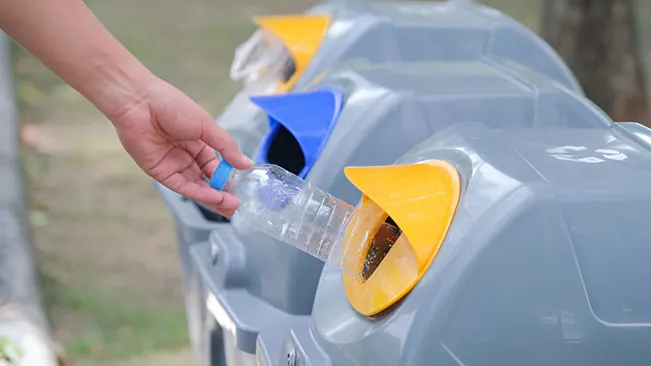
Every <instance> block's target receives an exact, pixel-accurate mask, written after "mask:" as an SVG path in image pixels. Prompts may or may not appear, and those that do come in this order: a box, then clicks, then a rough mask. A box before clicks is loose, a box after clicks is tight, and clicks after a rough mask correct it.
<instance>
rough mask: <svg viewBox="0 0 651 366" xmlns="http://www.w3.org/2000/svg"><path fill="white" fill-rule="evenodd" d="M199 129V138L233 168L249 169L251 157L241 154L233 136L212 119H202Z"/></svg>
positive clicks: (251, 163)
mask: <svg viewBox="0 0 651 366" xmlns="http://www.w3.org/2000/svg"><path fill="white" fill-rule="evenodd" d="M201 131H202V133H201V140H202V141H203V142H205V143H206V145H208V146H210V147H211V148H213V149H214V150H216V151H217V152H219V154H220V155H221V156H222V158H223V159H224V160H226V161H227V162H228V163H229V164H231V165H232V166H233V167H234V168H237V169H249V168H250V167H251V166H252V165H253V162H252V161H251V159H249V158H247V157H246V156H245V155H244V154H242V152H241V151H240V149H239V148H238V147H237V144H236V143H235V140H233V137H231V135H229V134H228V133H227V132H226V131H224V129H222V128H221V127H219V126H218V125H217V124H215V123H214V122H213V121H208V122H207V121H204V122H203V124H202V129H201Z"/></svg>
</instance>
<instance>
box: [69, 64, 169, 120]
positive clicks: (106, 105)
mask: <svg viewBox="0 0 651 366" xmlns="http://www.w3.org/2000/svg"><path fill="white" fill-rule="evenodd" d="M100 60H101V62H95V63H94V66H93V67H92V72H91V73H90V75H89V77H88V80H86V81H85V82H82V83H80V87H79V88H78V89H79V91H80V92H81V93H82V94H83V95H84V96H85V97H86V98H87V99H88V100H90V101H91V102H92V103H93V104H94V105H95V107H96V108H97V109H99V110H100V111H101V112H102V113H103V114H104V115H105V116H106V117H107V118H108V119H109V120H110V121H111V122H112V123H113V124H116V123H118V122H119V121H120V120H121V119H122V116H124V115H125V114H126V113H128V111H129V110H131V109H133V108H134V107H136V106H138V105H141V104H143V103H145V102H146V100H147V98H148V95H149V92H150V90H151V88H152V85H153V84H155V83H156V82H157V81H158V78H157V77H156V76H155V75H154V74H153V73H151V72H150V71H149V70H148V69H147V68H146V67H144V66H143V65H142V64H141V63H140V62H138V61H137V60H136V59H135V58H133V57H130V55H129V57H127V58H126V59H125V60H111V59H110V58H108V59H107V58H105V57H102V58H100Z"/></svg>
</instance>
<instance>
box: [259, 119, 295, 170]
mask: <svg viewBox="0 0 651 366" xmlns="http://www.w3.org/2000/svg"><path fill="white" fill-rule="evenodd" d="M266 155H267V156H266V159H264V160H266V162H267V163H269V164H275V165H278V166H280V167H282V168H284V169H285V170H287V171H288V172H291V173H293V174H296V175H299V174H300V172H301V171H302V170H303V168H304V167H305V154H304V153H303V149H302V148H301V145H300V144H299V142H298V140H297V139H296V137H294V135H293V134H292V133H291V132H289V130H288V129H287V128H286V127H285V126H283V125H278V126H277V127H276V131H274V132H273V135H272V136H271V139H270V141H269V147H268V148H267V152H266Z"/></svg>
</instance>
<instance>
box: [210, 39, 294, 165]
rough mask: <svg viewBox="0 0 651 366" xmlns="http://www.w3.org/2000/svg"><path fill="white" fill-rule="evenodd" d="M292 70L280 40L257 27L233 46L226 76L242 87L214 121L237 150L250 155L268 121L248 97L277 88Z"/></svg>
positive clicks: (273, 91)
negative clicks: (251, 34)
mask: <svg viewBox="0 0 651 366" xmlns="http://www.w3.org/2000/svg"><path fill="white" fill-rule="evenodd" d="M295 71H296V64H295V63H294V58H293V56H292V55H291V53H290V52H289V50H288V49H287V47H285V44H284V43H283V41H282V40H281V39H280V38H278V37H276V36H275V35H274V34H272V33H271V32H269V31H267V30H265V29H261V30H258V31H256V32H255V33H254V34H253V36H251V38H249V39H248V40H247V41H246V42H244V43H242V44H241V45H240V46H238V47H237V49H236V51H235V58H234V60H233V63H232V64H231V70H230V77H231V79H232V80H233V81H241V82H242V84H243V89H242V91H240V92H239V93H238V94H237V95H236V96H235V97H234V98H233V100H232V101H231V102H230V103H229V104H228V105H227V106H226V108H225V109H224V111H223V112H222V114H221V115H220V116H219V118H218V119H217V123H218V124H219V125H220V126H221V127H222V128H223V129H225V130H226V131H228V133H229V134H230V135H231V136H232V137H233V138H234V139H235V142H236V143H237V145H238V146H239V147H240V150H242V152H243V153H244V154H245V155H246V156H248V157H252V156H253V154H254V153H255V151H256V149H257V148H258V146H259V145H260V141H261V140H262V138H263V136H264V134H265V133H266V130H267V128H268V120H267V118H266V115H265V114H264V113H263V112H262V111H261V110H260V108H258V107H257V106H256V105H254V104H253V103H252V102H251V101H250V100H249V97H251V96H254V95H255V96H259V95H269V94H273V93H275V92H277V91H278V87H279V85H280V83H281V82H285V81H287V80H288V79H289V78H290V77H291V76H292V75H293V74H294V72H295Z"/></svg>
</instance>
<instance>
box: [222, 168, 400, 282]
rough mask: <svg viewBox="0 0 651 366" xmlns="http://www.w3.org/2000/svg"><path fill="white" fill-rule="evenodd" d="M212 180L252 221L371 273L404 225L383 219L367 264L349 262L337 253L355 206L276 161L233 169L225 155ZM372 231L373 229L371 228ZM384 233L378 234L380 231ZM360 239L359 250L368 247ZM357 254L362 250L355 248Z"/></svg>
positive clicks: (333, 259) (305, 247)
mask: <svg viewBox="0 0 651 366" xmlns="http://www.w3.org/2000/svg"><path fill="white" fill-rule="evenodd" d="M210 185H211V186H212V187H213V188H215V189H219V190H222V191H224V192H229V193H231V194H234V195H235V196H237V197H238V199H239V200H240V207H239V209H238V211H237V213H238V215H241V216H242V219H243V220H242V221H244V222H245V223H246V224H247V225H248V226H250V227H252V228H254V229H255V230H259V231H261V232H263V233H265V234H267V235H269V236H271V237H273V238H275V239H277V240H280V241H283V242H285V243H287V244H289V245H292V246H295V247H296V248H298V249H300V250H302V251H304V252H307V253H308V254H311V255H312V256H315V257H317V258H319V259H321V260H323V261H327V262H329V263H333V262H336V264H337V265H339V266H341V268H342V270H344V271H346V272H347V273H349V274H351V275H355V276H361V277H362V278H363V279H364V278H367V277H368V275H370V273H368V272H369V271H370V272H372V271H373V269H374V267H376V266H377V264H378V263H379V261H381V259H382V258H383V257H384V255H385V254H386V251H388V249H390V247H391V246H392V245H393V243H395V241H396V240H397V239H398V236H399V235H400V231H399V230H398V229H397V228H396V227H395V226H394V225H392V224H390V223H384V224H383V225H384V226H383V227H381V228H380V231H379V232H378V233H384V234H382V235H381V237H382V240H381V242H376V241H375V240H374V241H373V242H372V243H371V245H370V248H369V249H368V254H367V258H366V261H365V264H364V268H362V270H361V271H360V270H359V269H358V268H350V267H351V266H352V265H351V264H348V263H352V262H351V261H348V260H346V258H343V257H342V255H344V256H345V255H351V254H353V253H348V254H342V253H333V252H334V249H335V247H337V243H338V242H339V240H341V239H342V238H343V237H344V235H345V234H346V230H347V228H348V226H349V224H350V223H351V220H352V218H353V216H354V215H355V213H356V211H357V207H355V206H353V205H350V204H348V203H346V202H344V201H342V200H340V199H338V198H336V197H333V196H332V195H330V194H328V193H327V192H324V191H323V190H321V189H319V188H318V187H315V186H313V185H312V184H310V183H309V182H307V181H305V180H302V179H301V178H299V177H298V176H296V175H294V174H292V173H290V172H288V171H286V170H285V169H283V168H281V167H279V166H277V165H270V164H269V165H266V164H265V165H256V166H254V167H253V168H251V169H249V170H237V169H233V168H232V167H231V165H230V164H228V163H227V162H225V161H222V162H221V163H220V164H219V166H218V167H217V169H216V171H215V173H214V175H213V177H212V179H211V181H210ZM369 234H370V233H369ZM378 236H380V235H378ZM363 247H365V243H360V246H359V248H357V250H358V251H361V250H364V248H363ZM354 254H358V253H357V252H356V253H354Z"/></svg>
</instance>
